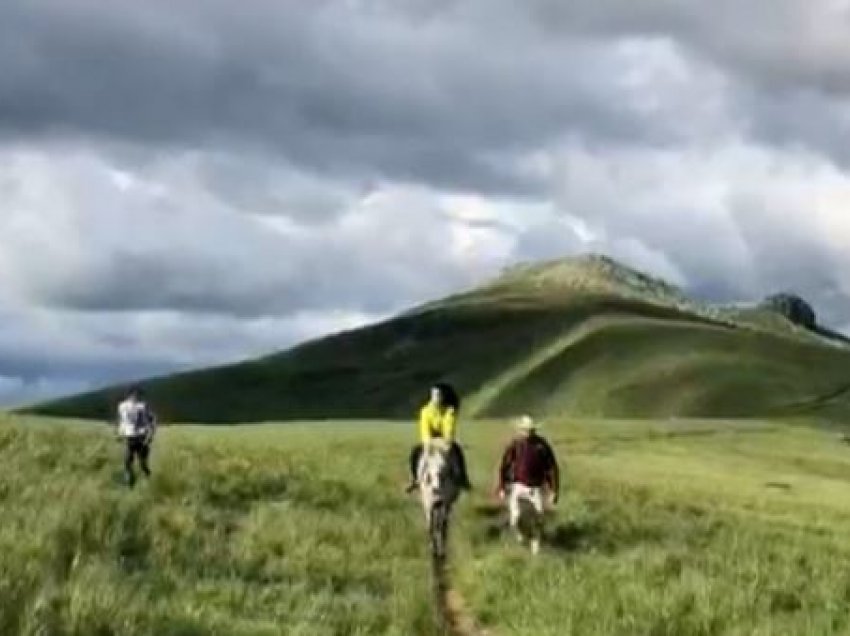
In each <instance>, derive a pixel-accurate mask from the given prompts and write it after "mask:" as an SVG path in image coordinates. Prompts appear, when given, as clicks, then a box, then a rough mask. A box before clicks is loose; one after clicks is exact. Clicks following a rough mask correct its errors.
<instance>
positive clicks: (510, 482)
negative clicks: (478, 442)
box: [497, 415, 560, 554]
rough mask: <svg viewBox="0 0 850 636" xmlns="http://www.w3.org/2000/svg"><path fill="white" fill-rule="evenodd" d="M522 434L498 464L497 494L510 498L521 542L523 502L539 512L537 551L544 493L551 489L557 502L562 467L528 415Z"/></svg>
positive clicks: (521, 423)
mask: <svg viewBox="0 0 850 636" xmlns="http://www.w3.org/2000/svg"><path fill="white" fill-rule="evenodd" d="M517 428H519V430H520V435H519V436H517V437H516V438H515V439H513V440H512V441H511V443H510V444H509V445H508V447H507V448H506V449H505V452H504V453H503V454H502V461H501V463H500V465H499V477H498V489H497V494H498V496H499V498H500V499H502V500H504V499H505V498H506V497H507V499H508V511H509V515H510V525H511V527H512V528H513V529H514V530H515V531H516V532H517V536H518V538H519V540H520V541H521V542H525V537H524V535H523V534H522V533H521V532H520V530H519V521H520V517H521V515H522V505H523V502H527V503H529V504H531V507H532V508H533V509H534V511H535V513H536V517H537V518H536V524H535V525H536V533H535V536H534V537H533V538H532V540H531V549H532V552H534V553H535V554H536V553H537V552H538V550H539V549H540V534H541V532H542V522H543V512H544V504H543V495H544V491H548V493H549V496H550V502H551V505H553V506H554V505H555V504H557V503H558V491H559V489H560V470H559V468H558V461H557V459H555V453H554V451H553V450H552V447H551V446H550V445H549V443H548V442H547V441H546V440H545V439H544V438H543V437H542V436H541V435H539V434H538V432H537V425H536V424H535V423H534V420H533V419H532V418H531V417H529V416H527V415H525V416H523V417H522V418H520V420H519V422H518V423H517Z"/></svg>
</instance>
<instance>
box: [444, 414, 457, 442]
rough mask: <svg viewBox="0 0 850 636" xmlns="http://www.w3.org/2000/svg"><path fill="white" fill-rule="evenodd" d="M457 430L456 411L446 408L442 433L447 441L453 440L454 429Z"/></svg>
mask: <svg viewBox="0 0 850 636" xmlns="http://www.w3.org/2000/svg"><path fill="white" fill-rule="evenodd" d="M456 430H457V412H456V411H455V410H454V409H453V408H449V409H447V410H446V413H445V415H444V416H443V435H444V436H445V438H446V441H447V442H453V441H455V431H456Z"/></svg>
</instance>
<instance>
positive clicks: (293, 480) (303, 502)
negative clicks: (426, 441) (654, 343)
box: [0, 416, 850, 636]
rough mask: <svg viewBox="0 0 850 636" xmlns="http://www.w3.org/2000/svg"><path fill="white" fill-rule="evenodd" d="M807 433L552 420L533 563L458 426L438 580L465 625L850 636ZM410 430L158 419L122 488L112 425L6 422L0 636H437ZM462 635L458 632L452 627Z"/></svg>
mask: <svg viewBox="0 0 850 636" xmlns="http://www.w3.org/2000/svg"><path fill="white" fill-rule="evenodd" d="M803 424H806V423H804V422H798V423H794V422H779V421H776V422H769V421H757V420H751V421H750V420H743V421H742V420H673V419H665V420H654V421H653V420H645V421H605V420H558V419H553V420H551V421H548V422H546V429H545V432H546V434H547V435H548V437H549V438H550V440H551V441H552V442H553V444H554V445H555V448H556V450H557V451H558V453H559V455H560V458H561V460H562V464H563V468H564V472H565V480H564V481H565V489H564V493H563V497H562V501H561V503H560V505H559V506H558V508H557V510H555V511H553V512H552V513H551V514H550V516H549V518H548V520H547V542H546V545H545V547H544V551H543V552H542V553H541V555H540V556H538V557H536V558H534V557H531V556H530V555H529V554H528V553H527V552H526V551H525V550H524V549H523V548H521V547H520V546H518V545H516V544H515V543H514V541H513V539H512V537H511V536H509V535H508V534H507V533H506V532H505V531H504V530H503V528H502V522H503V516H502V512H501V510H500V508H499V507H498V506H497V505H496V504H495V502H494V501H493V500H492V498H491V496H490V489H491V485H492V478H493V472H494V466H495V462H496V460H497V457H498V452H499V449H500V446H501V445H502V443H503V442H505V441H506V440H507V439H508V437H509V435H510V430H509V428H508V425H507V423H506V422H505V421H503V420H484V421H465V422H464V423H463V429H462V431H461V434H462V437H463V439H464V442H465V445H466V448H467V452H468V454H469V459H470V464H471V469H472V473H473V480H474V482H475V484H474V485H475V487H476V492H475V493H474V495H473V496H472V497H470V498H468V499H467V500H464V501H462V502H461V503H459V505H458V507H457V509H456V510H455V514H454V518H453V521H452V529H451V536H450V544H451V545H450V550H451V557H450V566H449V572H448V578H449V581H450V584H451V586H452V587H453V588H454V589H455V590H456V591H457V592H458V593H459V594H460V595H461V596H462V597H463V599H464V601H465V606H466V608H467V610H468V611H469V613H470V614H471V616H472V617H473V618H474V619H475V622H477V623H478V625H479V627H480V629H479V632H480V633H484V632H485V631H486V633H489V634H492V635H496V636H498V635H500V634H501V635H511V634H513V635H528V634H543V635H545V634H552V635H555V634H558V635H561V634H575V635H580V636H588V635H595V634H600V635H601V634H611V635H614V634H646V635H662V634H669V635H680V634H730V635H731V634H736V635H737V634H740V635H744V634H747V635H750V634H763V635H771V636H774V635H780V634H789V635H790V634H844V633H848V632H850V611H848V610H850V567H848V566H850V483H848V482H850V446H847V445H846V444H845V443H844V442H843V441H842V440H841V438H840V437H839V435H837V434H836V433H835V432H833V431H831V430H828V429H820V428H817V427H814V426H804V425H803ZM413 437H414V433H413V425H412V424H410V423H404V422H385V423H381V422H346V423H336V422H328V423H301V424H263V425H254V426H242V427H212V426H209V427H207V426H181V427H165V428H163V430H162V431H161V435H160V436H159V438H158V439H157V443H156V447H155V451H154V455H153V458H152V467H153V469H154V475H153V478H152V479H151V480H150V481H149V482H144V481H142V482H140V483H139V485H138V486H137V487H136V488H135V489H134V490H132V491H131V490H128V489H127V488H126V487H125V486H124V485H123V484H122V482H121V479H120V472H121V471H120V468H121V466H120V458H121V446H120V444H119V443H118V442H117V441H116V440H115V439H114V438H113V437H112V435H111V434H110V432H109V430H108V429H107V427H106V426H104V425H98V424H91V423H82V422H74V421H56V420H46V419H39V418H34V417H27V416H4V417H3V419H2V422H0V505H2V521H1V522H0V558H2V561H0V564H1V565H0V634H3V635H7V634H8V635H9V636H12V635H15V634H21V635H28V636H29V635H33V636H34V635H43V636H48V635H49V636H53V635H56V636H59V635H61V636H70V635H75V636H77V635H78V636H101V635H102V636H107V635H115V636H130V635H142V634H145V635H151V636H153V635H157V636H172V635H173V636H178V635H179V636H189V635H196V634H197V635H201V634H204V635H206V634H221V635H223V636H224V635H245V636H247V635H255V634H256V635H265V634H268V635H272V634H303V635H305V636H319V635H329V636H330V635H344V634H347V635H355V634H362V635H366V634H397V635H405V636H407V635H418V634H422V635H425V636H427V635H430V634H440V633H444V628H445V625H441V621H440V620H439V618H440V617H439V611H438V606H439V603H437V599H436V598H435V597H434V590H433V586H432V580H431V563H430V560H429V555H428V551H427V543H426V541H425V536H424V529H423V527H422V526H423V523H422V520H421V513H420V510H419V506H418V501H417V500H416V498H415V497H405V496H404V495H402V494H401V488H402V485H403V483H404V480H405V460H406V453H407V449H408V446H409V444H410V442H411V441H412V439H413ZM467 631H469V630H467Z"/></svg>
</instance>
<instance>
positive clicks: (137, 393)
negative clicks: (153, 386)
mask: <svg viewBox="0 0 850 636" xmlns="http://www.w3.org/2000/svg"><path fill="white" fill-rule="evenodd" d="M144 395H145V394H144V392H143V391H142V387H140V386H137V385H136V386H131V387H130V389H129V390H128V391H127V397H137V398H142V397H144Z"/></svg>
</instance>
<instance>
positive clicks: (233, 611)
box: [0, 423, 436, 636]
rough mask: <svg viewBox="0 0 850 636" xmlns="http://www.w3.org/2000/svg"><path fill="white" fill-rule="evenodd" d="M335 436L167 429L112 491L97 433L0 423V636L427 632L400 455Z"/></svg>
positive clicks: (421, 556) (113, 474)
mask: <svg viewBox="0 0 850 636" xmlns="http://www.w3.org/2000/svg"><path fill="white" fill-rule="evenodd" d="M346 437H348V438H349V439H348V441H344V440H345V439H346ZM353 437H354V436H353V435H351V433H349V434H348V436H347V435H346V432H345V431H344V430H339V431H335V432H334V433H333V434H332V435H329V434H328V433H326V432H325V433H319V434H316V435H315V436H314V435H309V434H308V435H304V434H303V433H300V434H299V433H293V435H292V436H290V435H288V434H287V430H286V429H283V428H278V429H273V428H260V429H256V430H253V431H246V432H245V433H244V434H240V435H235V434H230V433H228V432H226V431H221V432H208V431H201V430H198V429H184V430H174V429H172V430H167V431H165V432H164V434H163V435H162V438H161V439H160V440H159V442H158V445H157V448H156V450H155V454H154V458H153V467H154V471H155V472H154V476H153V478H152V480H151V481H150V482H149V483H145V482H140V484H139V485H138V486H137V488H136V489H135V490H133V491H129V490H127V489H126V487H125V486H123V484H122V483H121V480H120V446H119V445H118V444H117V443H115V442H114V441H113V440H112V439H111V438H110V437H109V435H108V434H107V433H106V432H105V431H101V430H99V429H96V428H92V427H69V426H59V425H56V426H53V427H47V426H39V425H37V424H35V425H33V424H30V425H28V426H27V425H22V424H8V423H7V424H2V425H0V505H2V521H0V555H2V556H0V559H2V567H0V634H3V635H9V636H11V635H13V634H26V635H33V636H35V635H36V634H38V635H44V636H48V635H50V636H54V635H55V636H60V635H61V636H71V635H74V636H99V635H103V636H106V635H116V636H117V635H120V636H129V635H134V634H140V635H141V634H149V635H157V636H170V635H173V636H178V635H179V636H189V635H195V634H198V635H200V634H221V635H234V636H238V635H243V634H244V635H249V634H250V635H255V634H256V635H261V634H268V635H278V634H303V635H304V636H313V635H324V634H327V635H329V636H330V635H337V634H350V635H355V634H362V635H366V634H397V635H399V636H402V635H405V636H406V635H409V634H431V633H436V629H435V624H434V617H433V612H432V606H431V598H430V595H429V594H430V588H429V583H428V575H429V571H428V564H427V560H426V559H425V544H424V541H422V536H421V534H420V533H417V532H415V531H412V527H413V523H412V521H413V519H416V521H418V517H417V516H416V515H417V514H418V511H417V510H416V509H415V507H412V506H410V505H409V503H408V502H406V501H405V500H404V499H403V498H402V497H400V496H398V494H397V492H398V491H397V488H396V487H395V486H396V484H397V483H399V482H400V479H399V474H398V471H396V474H393V471H394V470H395V465H396V464H399V465H400V463H401V462H399V457H400V456H403V454H402V455H399V454H398V453H396V452H395V450H396V449H395V448H393V447H392V445H389V446H385V447H384V448H383V449H382V450H379V451H377V452H374V451H373V449H372V446H371V444H370V443H369V442H368V435H367V436H366V438H365V439H364V438H362V437H360V436H358V437H357V438H356V439H352V438H353ZM391 484H392V487H390V486H391Z"/></svg>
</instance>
